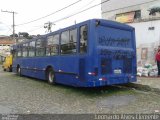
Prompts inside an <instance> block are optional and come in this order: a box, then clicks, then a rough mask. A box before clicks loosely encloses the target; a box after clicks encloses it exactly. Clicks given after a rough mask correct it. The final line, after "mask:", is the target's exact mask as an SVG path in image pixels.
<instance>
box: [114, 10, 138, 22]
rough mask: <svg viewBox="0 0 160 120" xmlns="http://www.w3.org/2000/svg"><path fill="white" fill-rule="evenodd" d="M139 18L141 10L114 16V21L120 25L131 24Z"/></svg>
mask: <svg viewBox="0 0 160 120" xmlns="http://www.w3.org/2000/svg"><path fill="white" fill-rule="evenodd" d="M140 18H141V10H137V11H132V12H126V13H120V14H117V15H116V18H115V19H116V21H118V22H121V23H132V22H134V20H136V19H140Z"/></svg>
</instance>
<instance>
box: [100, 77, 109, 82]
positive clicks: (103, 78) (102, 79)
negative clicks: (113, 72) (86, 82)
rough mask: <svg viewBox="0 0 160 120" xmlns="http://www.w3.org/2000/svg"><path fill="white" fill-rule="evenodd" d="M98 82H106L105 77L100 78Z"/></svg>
mask: <svg viewBox="0 0 160 120" xmlns="http://www.w3.org/2000/svg"><path fill="white" fill-rule="evenodd" d="M99 80H100V81H104V80H107V78H105V77H102V78H99Z"/></svg>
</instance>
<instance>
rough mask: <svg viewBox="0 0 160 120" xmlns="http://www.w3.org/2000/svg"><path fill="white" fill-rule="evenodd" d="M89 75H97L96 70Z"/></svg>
mask: <svg viewBox="0 0 160 120" xmlns="http://www.w3.org/2000/svg"><path fill="white" fill-rule="evenodd" d="M88 75H93V76H96V75H97V74H96V72H88Z"/></svg>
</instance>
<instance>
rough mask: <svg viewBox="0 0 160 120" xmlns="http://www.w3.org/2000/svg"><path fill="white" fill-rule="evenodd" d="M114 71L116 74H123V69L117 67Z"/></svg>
mask: <svg viewBox="0 0 160 120" xmlns="http://www.w3.org/2000/svg"><path fill="white" fill-rule="evenodd" d="M114 73H115V74H121V73H122V71H121V69H116V70H114Z"/></svg>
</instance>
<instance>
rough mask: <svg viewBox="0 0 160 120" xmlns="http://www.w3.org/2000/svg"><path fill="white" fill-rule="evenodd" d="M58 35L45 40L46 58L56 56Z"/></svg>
mask: <svg viewBox="0 0 160 120" xmlns="http://www.w3.org/2000/svg"><path fill="white" fill-rule="evenodd" d="M58 50H59V34H56V35H52V36H49V37H48V38H47V47H46V56H51V55H58Z"/></svg>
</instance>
